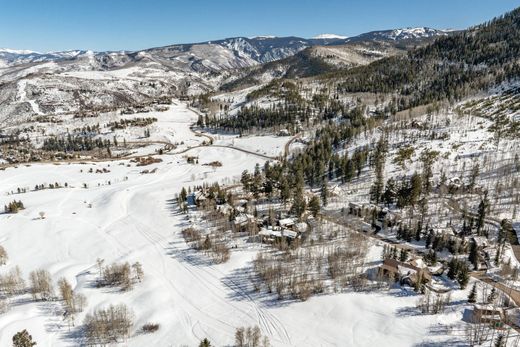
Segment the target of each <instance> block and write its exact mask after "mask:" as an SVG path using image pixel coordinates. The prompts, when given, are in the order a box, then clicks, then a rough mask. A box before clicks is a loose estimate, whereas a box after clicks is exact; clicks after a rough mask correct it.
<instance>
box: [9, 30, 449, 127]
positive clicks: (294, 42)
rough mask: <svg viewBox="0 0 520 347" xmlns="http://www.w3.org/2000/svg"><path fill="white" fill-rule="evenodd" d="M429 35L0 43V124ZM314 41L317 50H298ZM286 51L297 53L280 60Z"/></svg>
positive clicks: (351, 61) (183, 90)
mask: <svg viewBox="0 0 520 347" xmlns="http://www.w3.org/2000/svg"><path fill="white" fill-rule="evenodd" d="M435 35H444V32H443V31H436V30H434V29H424V30H412V29H398V30H394V31H383V32H373V33H368V34H363V35H360V36H357V37H353V38H345V37H343V36H340V35H334V34H322V35H318V36H316V37H314V38H311V39H305V38H300V37H275V36H257V37H252V38H247V37H233V38H227V39H223V40H215V41H206V42H200V43H190V44H175V45H169V46H164V47H155V48H149V49H145V50H140V51H112V52H110V51H109V52H93V51H88V50H71V51H64V52H48V53H39V52H33V51H18V50H10V49H2V50H0V122H1V121H2V120H5V119H9V118H10V117H12V116H19V115H22V114H23V115H26V116H31V115H33V114H40V113H43V114H58V113H76V112H80V111H89V110H90V111H92V110H100V109H113V108H118V107H125V106H129V105H135V104H143V103H147V102H151V101H153V100H156V99H158V98H163V97H171V96H172V95H183V94H198V93H201V92H205V91H209V90H215V89H216V88H218V87H219V86H221V85H222V84H224V83H226V82H229V81H232V80H233V79H236V78H238V77H241V76H244V75H243V74H242V73H238V72H237V71H239V70H243V69H251V68H256V67H259V66H263V65H264V64H270V63H274V62H278V61H280V62H283V63H282V64H281V65H279V66H278V65H276V66H274V70H276V71H277V72H276V74H273V73H272V71H271V70H272V69H273V66H271V65H269V66H268V67H267V69H265V71H267V75H269V76H268V77H267V78H268V79H269V78H273V76H275V75H280V74H282V75H284V74H287V73H288V72H290V73H289V75H294V76H299V75H305V74H307V73H308V72H309V71H314V72H315V71H321V70H322V63H321V61H324V60H326V62H327V63H328V64H335V65H338V66H339V65H341V66H343V67H348V66H354V65H359V64H364V63H369V62H371V61H373V60H375V59H379V58H381V57H384V56H387V55H389V54H394V53H395V52H394V47H393V46H394V45H396V44H397V43H399V42H401V40H408V39H409V38H410V37H412V36H413V37H414V38H415V39H417V40H420V39H421V38H422V37H427V38H431V37H435ZM376 41H377V42H376ZM360 42H361V46H359V43H360ZM381 42H383V44H384V45H386V46H381ZM352 45H356V47H353V46H352ZM374 45H376V46H377V47H375V46H374ZM347 46H348V47H347ZM314 47H316V48H320V47H323V49H318V50H317V51H316V52H311V53H310V54H303V55H299V56H297V55H298V54H299V53H301V52H302V51H304V50H306V49H310V48H314ZM400 49H402V48H400ZM291 57H295V58H294V59H292V60H289V61H285V59H289V58H291ZM309 57H310V58H311V59H310V60H309V59H308V58H309ZM261 71H262V74H263V73H264V72H263V71H264V70H261Z"/></svg>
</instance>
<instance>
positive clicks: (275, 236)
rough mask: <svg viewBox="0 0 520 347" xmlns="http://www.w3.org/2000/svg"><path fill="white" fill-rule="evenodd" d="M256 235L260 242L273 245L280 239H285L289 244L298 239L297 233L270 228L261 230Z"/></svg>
mask: <svg viewBox="0 0 520 347" xmlns="http://www.w3.org/2000/svg"><path fill="white" fill-rule="evenodd" d="M258 235H259V236H260V237H261V239H262V242H266V243H274V242H276V241H280V240H282V239H285V240H286V241H287V242H289V243H290V242H292V241H293V240H295V239H297V238H300V235H299V233H297V232H296V231H292V230H289V229H280V228H271V227H267V228H262V229H261V230H260V232H259V233H258Z"/></svg>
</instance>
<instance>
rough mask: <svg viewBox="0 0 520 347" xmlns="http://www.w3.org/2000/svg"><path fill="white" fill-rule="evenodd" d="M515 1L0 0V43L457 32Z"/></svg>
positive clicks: (40, 45)
mask: <svg viewBox="0 0 520 347" xmlns="http://www.w3.org/2000/svg"><path fill="white" fill-rule="evenodd" d="M517 6H520V4H519V3H518V0H516V1H512V0H511V1H510V0H321V1H317V0H297V1H296V0H263V1H252V0H213V1H210V0H198V1H197V0H184V1H177V0H170V1H168V0H147V1H145V0H142V1H137V0H0V47H4V48H13V49H31V50H36V51H42V52H45V51H51V50H67V49H92V50H96V51H100V50H121V49H127V50H136V49H142V48H148V47H155V46H162V45H167V44H172V43H188V42H199V41H206V40H212V39H219V38H226V37H232V36H255V35H277V36H289V35H293V36H301V37H312V36H314V35H317V34H321V33H335V34H343V35H347V36H353V35H356V34H360V33H363V32H367V31H371V30H379V29H390V28H398V27H410V26H412V27H414V26H429V27H434V28H457V29H462V28H466V27H468V26H471V25H475V24H478V23H481V22H484V21H486V20H488V19H491V18H493V17H495V16H497V15H500V14H502V13H504V12H507V11H510V10H512V9H514V8H515V7H517Z"/></svg>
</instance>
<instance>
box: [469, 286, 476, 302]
mask: <svg viewBox="0 0 520 347" xmlns="http://www.w3.org/2000/svg"><path fill="white" fill-rule="evenodd" d="M468 302H469V303H475V302H477V284H476V283H474V284H473V288H471V291H470V292H469V295H468Z"/></svg>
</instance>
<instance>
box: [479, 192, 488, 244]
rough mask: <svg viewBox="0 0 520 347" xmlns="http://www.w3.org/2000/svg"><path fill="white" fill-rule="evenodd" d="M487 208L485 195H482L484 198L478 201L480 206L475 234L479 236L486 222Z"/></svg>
mask: <svg viewBox="0 0 520 347" xmlns="http://www.w3.org/2000/svg"><path fill="white" fill-rule="evenodd" d="M488 206H489V201H488V199H487V194H485V195H484V198H482V199H481V200H480V204H479V205H478V218H477V234H478V235H481V231H482V227H484V223H485V221H486V211H487V209H488Z"/></svg>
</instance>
